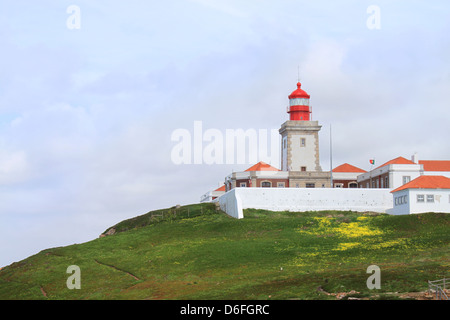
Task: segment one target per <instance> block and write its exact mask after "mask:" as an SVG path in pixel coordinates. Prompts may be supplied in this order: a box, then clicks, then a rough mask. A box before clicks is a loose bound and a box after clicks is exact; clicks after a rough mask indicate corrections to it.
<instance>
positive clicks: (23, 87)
mask: <svg viewBox="0 0 450 320" xmlns="http://www.w3.org/2000/svg"><path fill="white" fill-rule="evenodd" d="M74 7H75V9H76V10H74V9H73V8H74ZM373 8H375V9H376V10H374V9H373ZM449 16H450V3H449V2H448V1H446V0H441V1H439V0H436V1H432V2H425V1H414V0H407V1H406V0H398V1H381V0H379V1H378V0H371V1H364V0H344V1H325V0H322V1H299V0H297V1H290V0H280V1H268V0H267V1H265V0H258V1H256V0H246V1H238V0H229V1H225V0H216V1H214V0H168V1H153V0H151V1H149V0H147V1H144V0H142V1H139V0H130V1H113V0H108V1H106V0H97V1H87V0H70V1H65V0H59V1H51V0H42V1H23V0H16V1H1V2H0V267H2V266H6V265H8V264H11V263H12V262H15V261H20V260H22V259H24V258H26V257H28V256H30V255H33V254H36V253H38V252H39V251H41V250H44V249H47V248H52V247H59V246H66V245H70V244H74V243H83V242H86V241H90V240H93V239H95V238H97V237H98V236H99V235H100V234H101V233H102V232H103V231H105V230H106V229H107V228H108V227H110V226H112V225H114V224H116V223H118V222H120V221H122V220H124V219H128V218H131V217H134V216H137V215H140V214H144V213H146V212H148V211H150V210H156V209H161V208H167V207H171V206H174V205H177V204H181V205H184V204H191V203H197V202H199V200H200V197H201V195H202V194H204V193H205V192H207V191H209V190H213V189H215V188H217V187H218V186H219V184H220V183H221V182H223V180H224V177H225V176H226V175H228V174H229V173H230V172H232V171H240V170H245V169H246V168H248V167H250V166H251V165H253V164H254V163H250V162H248V163H237V161H236V162H235V163H228V164H220V163H212V164H211V163H202V164H193V163H190V164H188V163H181V164H177V163H174V161H173V156H172V151H173V149H174V147H175V146H176V145H177V142H175V141H173V139H172V135H173V133H174V132H176V130H179V129H183V130H185V131H186V130H187V132H190V133H191V135H192V139H195V138H194V135H195V132H194V131H195V130H194V125H195V123H196V122H197V123H198V122H200V123H201V124H202V128H203V132H204V131H206V130H208V129H211V130H215V132H216V133H217V132H218V133H223V135H225V132H226V130H229V129H243V130H248V129H252V130H268V131H270V130H273V129H275V130H278V129H279V128H280V126H281V124H282V123H283V122H285V121H286V120H288V114H287V113H286V107H287V105H288V103H289V102H288V95H289V94H290V93H291V92H292V91H294V90H295V89H296V83H297V81H298V78H299V77H300V81H301V83H302V89H304V90H305V91H307V92H308V94H310V95H311V105H312V106H313V120H317V121H319V124H320V125H322V130H321V132H320V135H319V138H320V157H321V159H320V160H321V165H322V168H323V169H324V170H329V168H330V131H331V132H332V155H333V158H332V164H333V167H336V166H338V165H340V164H342V163H346V162H347V163H350V164H352V165H355V166H358V167H360V168H362V169H365V170H369V169H370V164H369V159H375V160H376V163H377V164H382V163H384V162H386V161H388V160H391V159H393V158H396V157H398V156H403V157H406V158H410V157H411V155H412V154H414V153H418V157H419V159H423V160H425V159H426V160H448V159H450V148H449V140H448V133H449V129H448V119H449V118H450V108H449V99H448V92H449V88H450V58H449V57H450V20H449V19H448V17H449ZM201 138H202V137H201V136H200V139H201ZM197 139H198V137H197ZM201 143H202V146H203V147H205V145H206V144H207V143H206V142H205V141H204V142H201ZM225 152H227V150H225ZM273 157H274V158H276V157H278V155H273ZM273 164H274V165H275V164H276V161H275V162H274V163H273Z"/></svg>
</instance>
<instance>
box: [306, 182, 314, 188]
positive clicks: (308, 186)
mask: <svg viewBox="0 0 450 320" xmlns="http://www.w3.org/2000/svg"><path fill="white" fill-rule="evenodd" d="M306 187H307V188H315V187H316V184H315V183H307V184H306Z"/></svg>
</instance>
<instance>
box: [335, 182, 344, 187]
mask: <svg viewBox="0 0 450 320" xmlns="http://www.w3.org/2000/svg"><path fill="white" fill-rule="evenodd" d="M334 187H335V188H343V187H344V184H343V183H335V184H334Z"/></svg>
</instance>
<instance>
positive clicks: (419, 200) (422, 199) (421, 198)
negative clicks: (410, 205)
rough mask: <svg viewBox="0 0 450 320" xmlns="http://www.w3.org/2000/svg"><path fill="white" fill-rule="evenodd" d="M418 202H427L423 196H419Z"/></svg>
mask: <svg viewBox="0 0 450 320" xmlns="http://www.w3.org/2000/svg"><path fill="white" fill-rule="evenodd" d="M417 202H425V196H424V195H423V194H418V195H417Z"/></svg>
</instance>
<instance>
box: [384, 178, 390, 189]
mask: <svg viewBox="0 0 450 320" xmlns="http://www.w3.org/2000/svg"><path fill="white" fill-rule="evenodd" d="M384 187H385V188H389V179H388V177H385V178H384Z"/></svg>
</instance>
